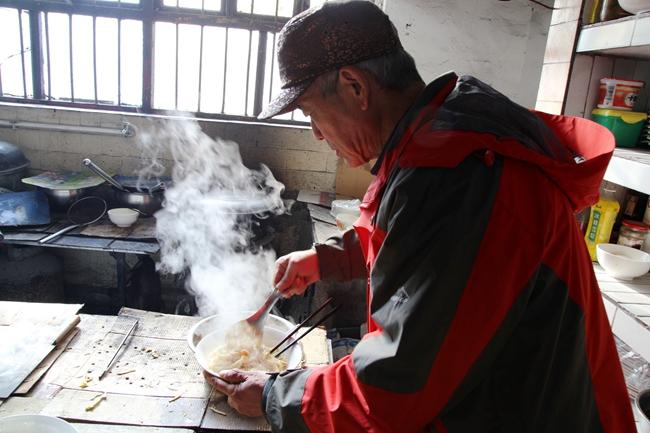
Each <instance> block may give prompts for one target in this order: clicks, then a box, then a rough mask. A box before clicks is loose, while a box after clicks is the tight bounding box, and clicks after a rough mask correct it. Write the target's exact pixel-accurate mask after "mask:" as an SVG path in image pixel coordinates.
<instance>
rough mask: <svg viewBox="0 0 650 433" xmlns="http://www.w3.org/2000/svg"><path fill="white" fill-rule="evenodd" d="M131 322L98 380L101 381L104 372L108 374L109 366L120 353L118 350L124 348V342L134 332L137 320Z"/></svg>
mask: <svg viewBox="0 0 650 433" xmlns="http://www.w3.org/2000/svg"><path fill="white" fill-rule="evenodd" d="M119 317H120V318H122V317H126V316H119ZM132 320H133V324H132V325H131V327H130V328H129V330H128V332H127V333H126V334H124V338H122V341H120V344H118V346H117V348H116V349H115V353H114V354H113V356H112V357H111V359H110V361H108V363H107V364H106V367H104V371H102V374H100V375H99V380H102V378H103V377H104V375H105V374H106V372H108V370H109V369H110V368H111V365H113V361H115V358H117V354H118V353H120V349H121V348H122V346H124V343H125V342H126V340H127V339H128V338H129V337H130V336H131V334H132V333H133V331H134V330H135V327H136V326H138V319H132Z"/></svg>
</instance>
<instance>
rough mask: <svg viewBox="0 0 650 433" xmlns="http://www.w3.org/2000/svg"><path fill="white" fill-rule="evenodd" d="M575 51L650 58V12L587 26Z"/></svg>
mask: <svg viewBox="0 0 650 433" xmlns="http://www.w3.org/2000/svg"><path fill="white" fill-rule="evenodd" d="M576 52H578V53H583V54H584V53H592V54H606V55H615V56H621V57H631V58H638V59H650V12H644V13H642V14H639V15H634V16H630V17H625V18H621V19H618V20H613V21H606V22H604V23H597V24H592V25H589V26H584V27H583V28H582V30H581V31H580V36H579V38H578V46H577V48H576Z"/></svg>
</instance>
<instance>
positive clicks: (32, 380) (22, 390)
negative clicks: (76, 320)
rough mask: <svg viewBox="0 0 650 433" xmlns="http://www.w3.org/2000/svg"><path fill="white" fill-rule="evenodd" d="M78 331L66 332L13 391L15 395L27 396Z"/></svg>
mask: <svg viewBox="0 0 650 433" xmlns="http://www.w3.org/2000/svg"><path fill="white" fill-rule="evenodd" d="M77 332H78V329H73V330H72V331H71V332H68V335H67V336H66V337H65V338H64V339H63V340H62V341H61V342H60V343H58V344H57V345H56V347H55V349H54V350H53V351H52V352H50V354H49V355H47V357H46V358H45V359H44V360H43V361H42V362H41V363H40V364H39V365H38V367H36V369H35V370H34V371H32V373H31V374H30V375H29V376H27V378H26V379H25V380H24V381H23V383H21V384H20V386H19V387H18V388H17V389H16V391H14V394H16V395H24V394H27V393H28V392H29V391H30V390H31V389H32V387H33V386H34V385H35V384H36V382H38V380H39V379H40V378H41V377H43V375H44V374H45V373H46V372H47V370H48V369H49V368H50V367H51V366H52V364H54V361H56V360H57V358H58V357H59V356H61V354H62V353H63V351H64V350H65V348H66V347H67V346H68V344H70V341H72V339H73V338H74V337H75V336H76V335H77Z"/></svg>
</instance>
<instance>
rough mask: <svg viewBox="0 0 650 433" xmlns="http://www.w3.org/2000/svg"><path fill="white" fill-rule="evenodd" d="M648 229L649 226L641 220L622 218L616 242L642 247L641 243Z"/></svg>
mask: <svg viewBox="0 0 650 433" xmlns="http://www.w3.org/2000/svg"><path fill="white" fill-rule="evenodd" d="M648 231H650V227H648V226H647V225H645V224H643V223H641V222H637V221H632V220H624V221H623V225H622V226H621V231H620V232H619V234H618V244H619V245H626V246H628V247H632V248H636V249H637V250H640V249H643V243H644V242H645V239H646V236H647V235H648Z"/></svg>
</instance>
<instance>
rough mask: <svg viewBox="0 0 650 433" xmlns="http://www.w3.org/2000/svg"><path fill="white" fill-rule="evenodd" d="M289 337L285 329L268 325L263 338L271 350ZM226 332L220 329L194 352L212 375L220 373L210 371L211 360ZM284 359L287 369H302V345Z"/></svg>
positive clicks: (201, 342)
mask: <svg viewBox="0 0 650 433" xmlns="http://www.w3.org/2000/svg"><path fill="white" fill-rule="evenodd" d="M286 335H287V331H286V330H285V329H277V328H274V327H272V326H269V325H268V324H267V325H266V326H265V327H264V335H263V336H262V343H263V344H264V345H265V346H268V347H269V348H271V347H273V346H275V345H276V344H278V343H279V342H280V340H282V339H283V338H284V337H285V336H286ZM224 336H225V332H224V329H218V330H216V331H213V332H211V333H210V334H208V335H206V336H205V337H203V338H202V339H201V341H199V344H197V345H196V350H195V351H194V356H195V357H196V360H197V361H198V362H199V365H201V367H203V369H204V370H205V371H207V372H208V373H210V374H212V375H216V374H218V373H219V372H218V371H213V370H212V369H210V367H209V365H210V362H209V359H210V355H211V354H212V352H213V351H214V350H215V349H216V348H217V347H219V346H221V345H222V344H224V342H225V338H224ZM293 340H294V339H293V338H290V339H289V340H287V341H286V343H285V344H290V343H291V342H293ZM282 357H283V358H284V359H285V360H286V361H287V369H295V368H300V366H301V363H302V358H303V354H302V347H301V345H300V343H297V344H295V345H294V346H293V347H291V349H289V350H287V351H286V352H284V354H282Z"/></svg>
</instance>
